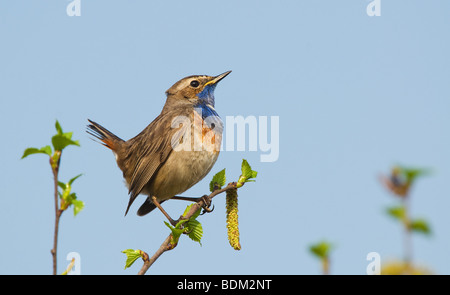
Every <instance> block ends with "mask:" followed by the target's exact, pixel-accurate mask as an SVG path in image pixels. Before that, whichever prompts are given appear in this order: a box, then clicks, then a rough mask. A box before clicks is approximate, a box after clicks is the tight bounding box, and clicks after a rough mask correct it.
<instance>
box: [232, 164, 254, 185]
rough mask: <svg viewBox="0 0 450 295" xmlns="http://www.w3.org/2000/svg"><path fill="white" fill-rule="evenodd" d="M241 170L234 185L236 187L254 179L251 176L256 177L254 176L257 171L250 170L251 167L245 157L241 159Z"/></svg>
mask: <svg viewBox="0 0 450 295" xmlns="http://www.w3.org/2000/svg"><path fill="white" fill-rule="evenodd" d="M241 171H242V174H241V176H240V177H239V180H238V181H237V185H236V187H238V188H239V187H242V186H243V185H244V183H245V182H252V181H255V180H254V179H252V178H256V176H257V175H258V172H256V171H254V170H252V167H251V166H250V164H249V163H248V162H247V160H245V159H243V160H242V166H241Z"/></svg>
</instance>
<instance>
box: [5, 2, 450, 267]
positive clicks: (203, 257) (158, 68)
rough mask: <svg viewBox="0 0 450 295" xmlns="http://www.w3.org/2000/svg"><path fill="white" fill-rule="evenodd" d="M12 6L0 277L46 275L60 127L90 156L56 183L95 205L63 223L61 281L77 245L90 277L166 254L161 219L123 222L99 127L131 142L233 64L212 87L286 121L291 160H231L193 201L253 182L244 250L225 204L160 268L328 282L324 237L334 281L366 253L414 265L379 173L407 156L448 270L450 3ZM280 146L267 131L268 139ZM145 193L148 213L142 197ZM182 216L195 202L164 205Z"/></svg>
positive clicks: (425, 260)
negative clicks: (254, 174) (136, 257)
mask: <svg viewBox="0 0 450 295" xmlns="http://www.w3.org/2000/svg"><path fill="white" fill-rule="evenodd" d="M69 3H70V1H68V0H60V1H50V0H46V1H19V0H16V1H2V2H1V3H0V38H1V44H2V45H1V46H0V81H1V82H0V126H2V127H1V131H2V141H1V142H2V144H1V146H0V152H1V155H2V157H0V167H1V171H2V172H1V177H0V195H1V197H0V224H1V225H0V236H1V241H2V242H1V243H0V274H50V273H51V255H50V249H51V247H52V236H53V221H54V212H53V197H52V194H53V192H52V175H51V171H50V168H49V165H48V163H47V159H46V158H45V157H44V156H43V155H36V156H33V157H30V158H28V159H25V160H20V157H21V156H22V153H23V150H24V149H25V148H27V147H30V146H36V147H41V146H44V145H47V144H48V143H49V142H50V138H51V136H52V135H53V134H54V132H55V131H54V122H55V120H56V119H58V120H59V121H60V123H61V125H62V127H63V128H64V130H65V131H73V132H74V135H73V137H74V139H78V140H79V141H80V144H81V147H79V148H78V147H70V148H68V149H67V150H66V151H64V154H63V159H62V166H61V171H60V178H61V180H64V181H67V180H68V179H70V178H71V177H73V176H75V175H77V174H79V173H83V176H82V177H81V178H79V179H78V180H77V181H76V182H75V184H74V190H75V191H76V193H77V195H78V197H79V199H81V200H83V201H84V202H85V205H86V207H85V209H84V210H83V211H82V212H81V213H80V214H79V215H77V216H76V217H73V214H72V212H70V211H68V212H65V213H64V214H63V216H62V218H61V224H60V239H59V247H58V251H59V253H58V271H59V272H62V271H63V269H64V268H65V267H66V265H67V264H68V261H66V260H65V258H66V255H67V253H69V252H72V251H75V252H78V253H79V254H80V256H81V273H82V274H135V273H137V271H138V270H139V268H140V265H141V262H140V261H138V262H136V263H135V265H134V266H132V267H131V268H130V269H127V270H124V269H123V268H124V263H125V255H124V254H122V253H121V251H122V250H124V249H128V248H133V249H142V250H144V251H146V252H148V253H149V254H151V253H153V252H154V251H155V250H156V249H157V248H158V247H159V245H160V244H161V242H162V241H163V240H164V238H165V237H166V236H167V234H168V229H167V228H166V226H165V225H164V224H163V221H164V217H163V216H162V215H161V214H160V212H157V211H155V212H153V213H152V214H149V215H148V216H145V217H138V216H136V215H135V213H134V212H135V211H136V210H137V207H138V206H137V205H135V206H133V207H132V208H131V209H130V213H129V214H128V215H127V216H126V217H124V216H123V214H124V211H125V208H126V205H127V203H128V195H127V189H126V187H125V185H124V182H123V180H122V175H121V172H120V170H119V169H118V168H117V166H116V163H115V161H114V157H113V155H112V153H111V152H110V151H108V150H107V149H105V148H103V147H102V146H101V145H99V144H97V143H95V142H93V141H92V140H90V139H89V136H88V135H87V134H86V132H85V126H86V123H87V118H89V119H92V120H95V121H96V122H99V123H101V124H102V125H104V126H105V127H106V128H108V129H110V130H111V131H113V132H114V133H115V134H117V135H118V136H120V137H122V138H124V139H129V138H131V137H133V136H135V135H136V134H137V133H139V132H140V131H141V130H142V129H143V128H144V127H145V126H147V125H148V124H149V123H150V122H151V121H152V120H153V119H154V118H155V117H156V116H157V115H158V114H159V113H160V111H161V108H162V106H163V104H164V101H165V95H164V92H165V91H166V90H167V89H168V88H169V87H170V86H171V85H172V84H173V83H175V82H176V81H177V80H179V79H180V78H182V77H185V76H188V75H192V74H209V75H217V74H220V73H222V72H225V71H227V70H232V71H233V72H232V73H231V74H230V75H229V76H228V77H227V78H226V79H224V80H223V81H222V82H221V83H220V85H219V86H218V87H217V89H216V92H215V96H216V110H217V112H218V113H219V114H220V115H221V116H222V118H225V117H226V116H239V115H240V116H244V117H248V116H255V117H259V116H267V117H270V116H278V118H279V134H278V135H279V157H278V160H277V161H275V162H261V161H260V155H261V153H262V151H261V150H260V149H259V147H258V151H249V150H248V149H247V151H224V152H222V153H221V155H220V156H219V159H218V161H217V163H216V165H215V167H214V168H213V170H212V171H211V174H210V175H208V176H207V177H206V178H205V179H204V180H203V181H201V182H199V183H198V184H197V185H196V186H194V187H193V188H191V189H190V190H189V191H188V192H186V193H185V195H188V196H200V195H203V194H205V193H207V191H208V183H209V180H210V179H211V177H212V175H213V174H214V173H215V172H217V171H219V170H221V169H223V168H226V171H227V176H228V179H229V180H230V181H231V180H234V179H236V178H237V177H238V176H239V174H240V163H241V160H242V159H243V158H245V159H247V160H248V161H249V163H250V164H251V165H252V168H253V169H254V170H257V171H258V172H259V174H258V178H257V181H256V182H255V183H250V184H248V185H246V186H245V187H243V188H242V189H241V190H240V191H239V213H240V214H239V222H240V231H241V245H242V250H241V251H240V252H237V251H234V250H233V249H232V248H231V247H230V246H229V244H228V241H227V236H226V226H225V198H224V196H218V197H216V198H215V199H214V205H215V211H214V212H213V214H209V215H204V216H202V217H200V219H199V220H200V221H201V222H202V224H203V227H204V238H203V241H202V246H199V245H198V244H197V243H194V242H191V241H190V240H189V239H188V238H186V237H182V239H181V241H180V243H179V245H178V247H177V248H176V249H174V250H173V251H170V252H167V253H165V254H164V255H163V256H161V258H160V259H159V260H158V261H157V262H156V263H155V264H154V265H153V266H152V268H151V269H150V270H149V272H148V273H149V274H318V273H320V265H319V263H318V261H317V260H316V259H315V258H313V257H311V255H310V254H309V253H308V246H309V245H310V244H312V243H315V242H317V241H320V240H322V239H327V240H329V241H330V242H332V243H333V244H334V245H335V249H334V251H333V252H332V257H331V273H333V274H365V270H366V266H367V264H368V261H366V255H367V254H368V253H369V252H372V251H375V252H378V253H380V255H381V260H382V263H383V262H386V261H388V260H390V259H392V258H400V257H401V256H402V247H401V245H402V244H401V242H402V235H401V228H400V226H399V224H396V223H395V222H394V221H393V220H391V219H390V218H389V217H388V216H386V214H385V213H384V210H385V208H386V207H387V206H391V205H395V204H397V202H396V201H397V200H396V199H395V198H394V197H393V196H391V195H390V194H389V193H388V192H387V191H386V190H385V189H384V188H383V187H382V186H381V185H380V183H379V181H378V178H377V177H378V175H379V174H380V173H386V172H388V171H389V169H390V167H391V166H392V165H394V164H397V163H398V164H403V165H407V166H418V167H430V168H432V169H433V171H434V173H433V174H432V175H431V176H428V177H426V178H423V179H420V181H419V182H418V183H417V185H415V187H414V188H413V192H412V208H411V210H412V215H413V216H415V217H424V218H426V219H427V220H428V221H429V223H430V224H431V227H432V231H433V234H432V236H431V237H429V238H426V237H423V236H420V235H417V236H415V237H414V260H415V261H416V262H418V263H420V264H423V265H426V266H428V267H429V268H431V269H432V270H434V271H435V272H436V273H439V274H450V266H449V265H450V256H449V254H448V253H449V252H448V251H449V249H450V235H449V234H448V225H449V223H450V217H449V215H448V212H447V211H448V208H449V207H450V186H449V179H450V158H449V151H450V133H449V126H450V116H449V110H450V99H449V97H450V87H449V77H450V58H449V56H448V53H449V52H450V42H449V37H448V36H449V34H448V32H449V31H450V19H449V18H450V16H449V15H450V2H448V1H444V0H441V1H438V0H434V1H418V0H414V1H406V0H398V1H386V0H381V16H375V17H369V16H368V15H367V13H366V7H367V5H368V4H369V3H370V1H368V0H359V1H331V0H330V1H312V0H308V1H245V2H244V1H221V2H219V1H160V2H155V1H129V2H124V1H105V0H97V1H86V0H81V16H74V17H69V16H68V15H67V14H66V7H67V5H68V4H69ZM269 138H270V136H269ZM144 198H145V197H144V196H140V197H139V198H138V200H137V201H136V202H137V203H140V202H141V201H143V200H144ZM164 205H165V208H166V210H167V211H168V212H169V213H170V214H171V215H173V216H177V215H178V214H180V213H181V212H182V211H183V210H184V208H185V206H186V203H184V202H181V201H170V202H167V203H165V204H164Z"/></svg>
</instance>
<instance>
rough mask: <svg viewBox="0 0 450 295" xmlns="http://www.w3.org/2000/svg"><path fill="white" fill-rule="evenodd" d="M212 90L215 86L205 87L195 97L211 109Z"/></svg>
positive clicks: (212, 101) (212, 104)
mask: <svg viewBox="0 0 450 295" xmlns="http://www.w3.org/2000/svg"><path fill="white" fill-rule="evenodd" d="M214 89H216V84H210V85H206V87H205V88H204V89H203V90H202V92H200V93H199V94H197V97H198V98H199V99H200V101H201V102H203V103H205V104H210V105H211V106H212V107H214V103H215V101H214Z"/></svg>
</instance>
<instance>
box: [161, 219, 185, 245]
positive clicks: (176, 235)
mask: <svg viewBox="0 0 450 295" xmlns="http://www.w3.org/2000/svg"><path fill="white" fill-rule="evenodd" d="M186 221H188V220H187V219H183V220H180V221H179V222H178V223H177V224H176V226H175V227H173V226H172V225H170V224H169V223H168V222H166V221H164V224H165V225H167V227H168V228H170V230H171V231H172V240H171V241H170V243H171V244H172V245H176V244H178V240H179V239H180V236H181V234H182V233H183V232H184V231H185V230H186V229H185V228H180V227H181V224H183V223H185V222H186Z"/></svg>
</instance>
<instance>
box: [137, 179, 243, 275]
mask: <svg viewBox="0 0 450 295" xmlns="http://www.w3.org/2000/svg"><path fill="white" fill-rule="evenodd" d="M236 184H237V183H236V182H230V183H229V184H228V185H227V186H226V187H224V188H222V189H217V190H214V191H213V192H212V193H211V194H210V195H208V196H205V197H204V198H200V199H199V200H198V201H197V202H196V203H194V206H192V207H191V209H190V210H189V211H188V212H187V213H186V214H185V215H184V216H180V218H179V219H178V221H179V220H180V219H189V218H191V217H192V215H194V213H195V212H197V211H198V210H200V209H201V208H202V207H203V206H205V205H207V204H205V199H206V201H207V202H208V203H211V200H212V198H214V197H215V196H217V195H219V194H221V193H223V192H226V191H227V190H229V189H235V188H236ZM171 239H172V235H171V234H170V235H169V236H168V237H167V238H166V239H165V240H164V242H163V243H162V244H161V246H160V247H159V249H158V250H156V252H155V254H153V256H152V257H151V258H150V259H148V254H147V253H145V252H144V257H143V260H144V265H142V268H141V270H140V271H139V272H138V275H144V274H145V273H146V272H147V270H148V269H149V268H150V266H152V264H153V263H154V262H155V261H156V260H157V259H158V258H159V257H160V256H161V255H162V254H163V253H164V252H166V251H168V250H172V249H173V248H175V247H176V246H177V245H171V244H170V241H171ZM145 255H147V259H146V257H145Z"/></svg>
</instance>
